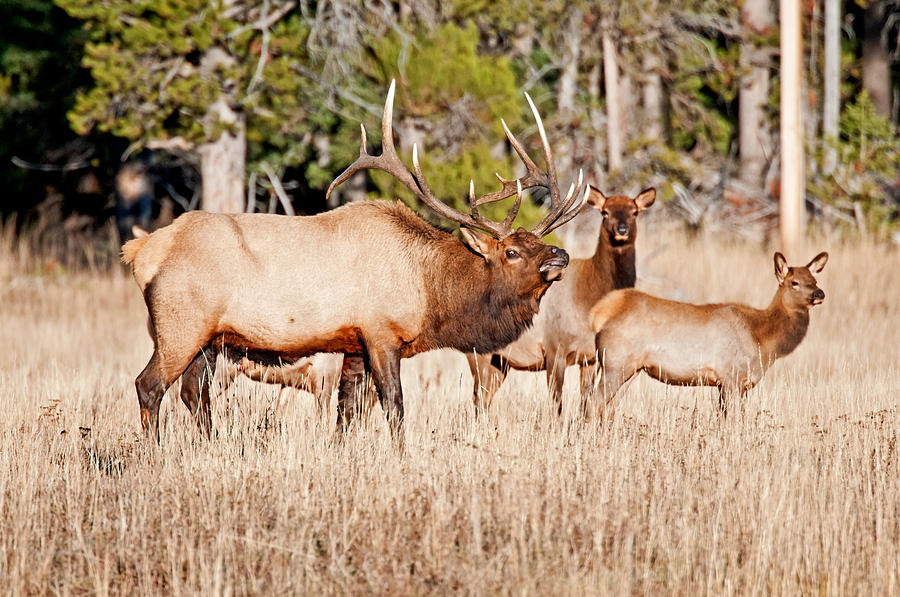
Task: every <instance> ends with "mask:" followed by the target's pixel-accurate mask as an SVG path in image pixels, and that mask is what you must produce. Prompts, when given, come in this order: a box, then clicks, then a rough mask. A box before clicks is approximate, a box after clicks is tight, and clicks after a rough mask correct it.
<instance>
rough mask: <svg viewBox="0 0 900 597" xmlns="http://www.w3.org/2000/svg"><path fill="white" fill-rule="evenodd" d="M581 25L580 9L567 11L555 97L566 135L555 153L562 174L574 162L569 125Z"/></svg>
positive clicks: (571, 117)
mask: <svg viewBox="0 0 900 597" xmlns="http://www.w3.org/2000/svg"><path fill="white" fill-rule="evenodd" d="M583 25H584V14H583V13H582V12H581V11H580V10H577V9H576V10H573V11H572V12H571V13H569V26H568V29H567V32H566V36H565V53H564V57H563V68H562V74H561V76H560V78H559V95H558V97H557V112H558V113H559V117H560V119H561V121H562V123H563V127H564V130H565V131H566V133H567V137H566V138H565V139H564V140H562V142H561V143H559V151H558V152H557V153H556V155H557V159H558V163H557V167H558V169H559V171H560V172H562V173H563V174H564V175H568V174H569V173H570V172H571V171H572V166H573V163H574V156H573V155H572V153H573V148H574V145H575V140H574V138H573V136H574V131H573V130H572V128H571V126H569V125H570V124H571V122H572V120H573V119H574V117H575V91H576V88H577V83H578V65H579V61H580V58H581V52H580V50H581V37H582V31H583V29H584V27H583Z"/></svg>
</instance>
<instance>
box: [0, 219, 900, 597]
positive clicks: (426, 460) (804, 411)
mask: <svg viewBox="0 0 900 597" xmlns="http://www.w3.org/2000/svg"><path fill="white" fill-rule="evenodd" d="M820 248H821V249H827V250H829V252H830V253H831V260H830V261H829V263H828V266H827V267H826V269H825V272H823V274H822V275H821V277H820V286H821V287H822V288H823V289H824V290H825V292H826V294H827V298H826V301H825V303H824V304H823V305H821V306H819V307H817V308H815V309H814V311H813V313H812V325H811V328H810V332H809V335H808V337H807V339H806V340H805V341H804V343H803V344H802V345H801V346H800V348H799V349H798V350H797V351H796V352H795V353H794V354H792V355H790V356H789V357H787V358H786V359H784V360H782V361H780V362H779V363H778V364H776V366H775V367H774V368H773V369H772V370H771V371H770V372H769V374H768V375H767V377H766V378H765V379H764V380H763V381H762V383H761V384H760V385H759V387H757V388H756V389H755V390H753V391H752V392H751V393H750V394H749V397H748V399H747V401H746V404H745V412H744V414H743V415H742V416H736V417H731V418H729V419H728V420H727V421H726V422H721V421H719V420H718V419H717V417H716V415H715V411H714V408H713V406H714V394H713V392H712V391H711V390H706V389H699V390H695V389H680V388H669V387H666V386H663V385H661V384H658V383H656V382H652V381H650V380H646V379H641V380H638V381H636V382H634V383H632V384H631V386H630V387H629V388H628V391H627V393H626V395H625V396H624V399H623V401H622V403H621V406H620V407H619V408H618V409H617V413H616V417H615V419H614V420H613V421H612V424H611V425H610V426H609V427H605V428H604V427H596V426H588V427H584V426H582V425H580V424H571V425H570V424H568V422H569V421H571V419H572V417H573V416H574V410H575V409H574V408H573V407H574V405H575V403H576V396H575V388H576V385H577V384H576V383H574V382H575V379H574V378H576V377H577V376H576V375H573V374H572V373H571V372H570V375H569V377H570V380H569V383H567V385H566V395H565V397H566V401H567V413H566V420H565V422H563V423H561V422H560V421H558V420H557V419H556V417H555V416H554V415H553V414H552V413H551V406H550V404H549V399H548V397H547V394H546V386H545V384H544V380H543V377H542V376H541V375H537V374H528V373H514V374H513V375H512V376H511V378H510V380H509V381H508V383H507V384H506V385H505V386H504V388H503V389H502V390H501V392H500V393H499V394H498V395H497V397H496V399H495V401H494V407H493V409H492V411H491V412H490V413H489V416H487V417H486V418H482V419H478V420H476V419H474V417H472V416H471V414H470V413H471V402H470V391H471V380H470V377H469V374H468V371H467V369H466V367H465V363H464V359H463V358H462V357H461V356H460V355H458V354H453V353H443V352H441V353H433V354H429V355H424V356H421V357H417V358H415V359H412V360H409V361H404V363H403V372H402V373H403V383H404V389H405V395H406V405H407V414H408V419H407V425H408V428H407V451H406V454H405V456H400V455H398V453H397V452H396V451H395V450H394V449H393V446H392V444H391V442H390V441H389V439H388V437H387V433H386V429H385V425H384V422H383V418H382V416H381V412H380V410H379V409H376V411H375V412H374V413H373V415H372V417H371V422H370V424H369V425H366V426H363V427H362V428H359V429H356V430H355V431H353V432H352V433H351V434H350V435H349V436H347V438H346V439H345V441H344V442H343V443H341V444H337V445H334V444H331V443H330V442H329V440H330V436H331V432H330V431H331V430H330V429H326V428H324V427H323V426H322V425H320V424H318V423H317V422H316V421H315V420H314V417H313V416H312V415H311V414H310V413H311V412H313V405H312V404H313V403H312V399H311V397H309V396H304V397H302V398H299V399H298V400H296V401H295V402H293V403H292V404H291V405H290V406H289V407H288V409H287V411H286V412H285V413H283V414H278V415H276V414H275V413H274V412H273V408H274V404H275V401H276V397H277V392H276V390H275V389H273V388H270V387H266V386H260V385H256V384H252V383H250V382H241V383H239V384H238V385H237V386H236V387H233V388H230V389H229V390H227V391H226V392H225V394H224V395H223V396H221V397H220V398H219V399H217V401H216V407H215V415H214V427H215V435H216V437H215V438H214V439H213V440H212V441H201V440H200V439H199V438H198V436H197V433H196V430H195V428H194V425H193V423H192V422H191V421H190V420H189V419H188V417H187V416H186V412H185V408H184V407H183V406H182V405H181V404H180V403H179V402H178V399H177V396H174V397H173V393H172V392H170V394H169V395H168V396H167V397H166V399H165V400H164V402H163V416H162V426H163V444H162V446H161V447H159V448H157V447H155V446H153V445H147V444H146V443H145V442H143V441H141V439H140V437H139V434H138V427H139V425H138V412H137V399H136V397H135V393H134V389H133V379H134V377H135V375H136V374H137V373H138V372H139V371H140V370H141V369H142V367H143V366H144V364H145V362H146V360H147V359H148V358H149V355H150V352H151V344H150V340H149V338H148V337H147V333H146V329H145V310H144V307H143V304H142V302H141V299H140V296H139V294H138V291H137V289H136V287H135V286H134V284H133V282H132V281H131V280H130V278H128V277H126V275H124V274H116V275H112V274H109V275H97V274H79V275H66V274H65V273H64V272H60V271H55V272H53V273H52V274H50V275H47V274H46V272H41V270H40V268H37V269H36V268H34V267H33V265H28V263H29V260H28V259H27V255H26V256H22V255H20V254H18V253H17V249H16V246H15V244H14V243H12V242H11V241H9V239H8V237H6V238H4V239H3V242H2V243H0V249H2V255H0V346H2V353H0V354H2V355H3V357H4V358H3V359H2V360H0V399H2V409H3V416H2V417H0V579H3V583H4V585H3V587H2V589H0V591H2V592H3V593H8V594H13V595H19V594H31V593H57V594H64V595H72V594H87V593H99V594H109V593H112V594H123V593H127V594H147V595H152V594H159V593H171V594H184V593H188V594H191V593H202V594H215V595H218V594H234V593H238V594H272V593H294V594H316V593H329V594H333V593H339V594H343V593H374V594H412V593H417V594H418V593H432V592H434V593H439V594H446V593H450V592H454V593H455V592H460V593H474V594H507V593H515V594H625V593H640V594H662V593H665V594H683V595H696V594H716V595H722V594H724V595H733V594H739V595H755V594H765V595H769V594H791V595H794V594H818V595H856V594H876V595H885V594H900V545H898V544H900V464H898V458H900V456H898V453H897V450H898V445H897V428H898V423H900V420H898V414H897V395H898V391H900V367H898V364H897V363H898V361H897V349H898V345H900V342H898V340H900V331H898V326H900V304H898V297H900V268H898V258H897V254H896V252H895V251H894V250H893V249H890V248H886V247H883V246H879V245H874V244H867V243H861V244H832V245H830V246H821V247H820V246H818V245H817V246H815V247H811V249H810V255H809V256H811V255H813V254H815V252H816V251H817V250H819V249H820ZM771 253H772V252H771V250H770V249H769V248H768V247H764V246H760V245H758V244H756V245H754V244H748V243H739V242H734V241H725V240H722V239H720V238H712V237H708V238H705V237H701V238H696V239H694V240H688V239H686V238H684V237H683V236H680V235H677V234H674V233H671V232H666V231H663V230H654V229H651V230H647V231H644V232H643V233H642V237H641V245H640V255H641V264H640V267H641V273H642V274H643V275H644V276H645V281H644V282H643V285H644V286H645V287H646V288H648V289H652V290H653V291H654V292H657V293H660V294H667V295H669V296H679V297H682V298H686V299H689V300H695V301H706V300H742V301H747V302H750V303H751V304H754V305H758V306H762V305H765V304H767V302H768V300H769V298H770V296H771V294H772V292H773V291H774V288H775V281H774V275H773V272H772V258H771ZM791 261H793V260H791ZM36 271H37V272H38V273H35V272H36Z"/></svg>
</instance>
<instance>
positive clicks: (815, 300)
mask: <svg viewBox="0 0 900 597" xmlns="http://www.w3.org/2000/svg"><path fill="white" fill-rule="evenodd" d="M824 300H825V293H824V292H822V289H821V288H816V291H815V292H814V293H813V295H812V301H811V302H812V304H814V305H818V304H819V303H821V302H822V301H824Z"/></svg>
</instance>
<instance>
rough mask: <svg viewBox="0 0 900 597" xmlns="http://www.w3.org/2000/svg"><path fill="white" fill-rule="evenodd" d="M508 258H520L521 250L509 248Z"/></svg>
mask: <svg viewBox="0 0 900 597" xmlns="http://www.w3.org/2000/svg"><path fill="white" fill-rule="evenodd" d="M506 258H507V259H518V258H519V252H518V251H516V250H515V249H507V250H506Z"/></svg>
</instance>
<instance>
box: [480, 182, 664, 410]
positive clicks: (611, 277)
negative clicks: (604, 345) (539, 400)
mask: <svg viewBox="0 0 900 597" xmlns="http://www.w3.org/2000/svg"><path fill="white" fill-rule="evenodd" d="M655 198H656V191H655V190H654V189H647V190H645V191H642V192H641V193H640V194H638V196H637V197H635V198H631V197H626V196H624V195H614V196H611V197H609V198H607V197H605V196H604V195H603V194H602V193H601V192H600V191H599V190H597V189H596V188H594V187H591V188H590V195H589V196H588V198H587V201H586V203H587V205H589V206H591V207H593V208H594V209H596V210H598V211H600V212H601V213H602V214H603V224H602V225H601V228H600V234H599V237H598V239H597V248H596V250H595V251H594V255H593V256H591V257H590V258H588V259H573V260H571V261H570V262H569V266H568V267H567V268H566V274H565V276H563V279H562V280H560V281H559V282H557V283H556V284H554V285H553V286H552V287H551V288H550V289H549V290H548V291H547V294H546V296H545V297H544V298H543V300H542V301H541V309H540V311H539V312H538V314H537V316H536V317H535V318H534V324H533V325H532V327H531V328H529V329H528V330H526V331H525V332H524V333H523V334H522V336H521V337H519V339H518V340H516V341H515V342H513V343H512V344H510V345H509V346H506V347H505V348H502V349H501V350H499V351H497V352H495V353H494V354H493V355H480V354H467V355H466V356H467V358H468V361H469V367H470V369H471V371H472V376H473V377H474V380H475V388H474V400H475V410H476V412H478V411H479V410H482V409H485V408H488V407H489V406H490V403H491V400H492V398H493V396H494V394H495V393H496V392H497V390H498V389H499V388H500V385H501V384H502V383H503V380H504V379H505V377H506V375H507V373H508V371H509V369H518V370H523V371H546V373H547V385H548V386H549V390H550V395H551V397H552V399H553V400H554V402H555V404H556V408H557V412H559V413H561V412H562V386H563V382H564V380H565V370H566V367H568V366H570V365H580V366H581V386H582V393H584V392H586V391H590V388H591V387H592V386H593V377H594V371H595V367H594V366H593V365H594V363H595V361H596V349H595V347H594V336H595V334H594V332H593V330H592V328H591V322H590V319H589V317H588V315H589V313H590V310H591V308H592V307H593V306H594V305H595V304H596V303H597V301H598V300H599V299H600V298H601V297H603V296H604V295H605V294H606V293H608V292H610V291H611V290H614V289H616V288H630V287H632V286H634V282H635V276H636V274H635V240H636V238H637V215H638V213H639V212H640V211H642V210H644V209H647V208H648V207H650V206H651V205H652V204H653V202H654V200H655ZM585 209H586V208H585Z"/></svg>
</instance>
